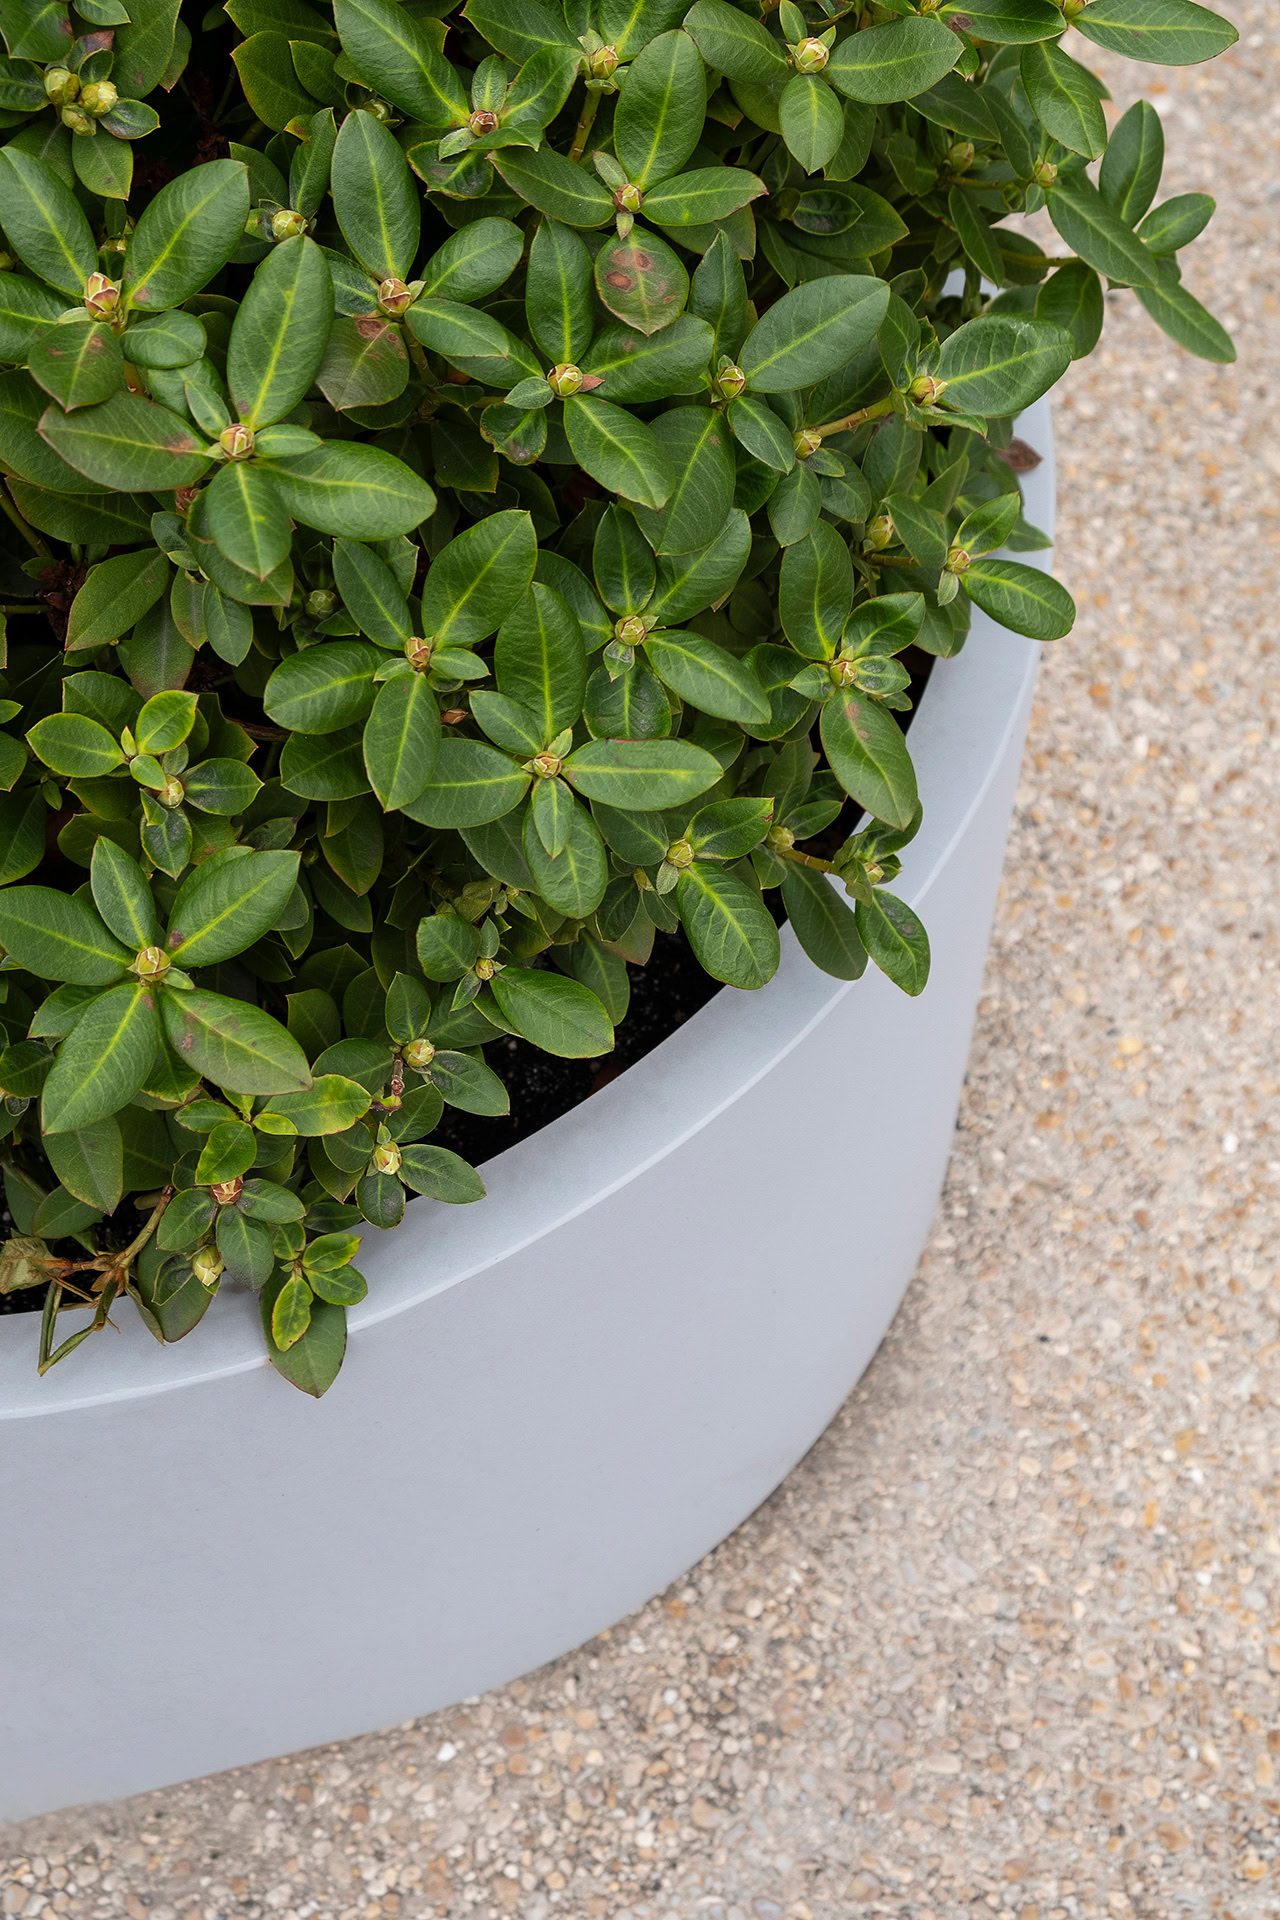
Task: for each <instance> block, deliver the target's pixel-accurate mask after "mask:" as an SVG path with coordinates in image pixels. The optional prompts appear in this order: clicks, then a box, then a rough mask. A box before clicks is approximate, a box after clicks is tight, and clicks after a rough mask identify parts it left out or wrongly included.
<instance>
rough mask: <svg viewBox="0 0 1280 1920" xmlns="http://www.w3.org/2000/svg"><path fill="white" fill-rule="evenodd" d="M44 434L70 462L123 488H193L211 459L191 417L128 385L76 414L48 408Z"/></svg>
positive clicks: (128, 490) (92, 477) (87, 475)
mask: <svg viewBox="0 0 1280 1920" xmlns="http://www.w3.org/2000/svg"><path fill="white" fill-rule="evenodd" d="M40 433H41V436H42V438H43V439H44V440H46V441H47V442H48V444H49V446H51V447H52V448H53V451H54V452H55V453H56V454H58V455H59V456H60V458H61V459H63V460H65V461H66V463H67V465H68V466H70V467H74V468H75V470H76V471H77V472H78V473H82V474H83V475H84V476H85V478H86V479H87V480H94V481H98V482H100V483H101V484H102V485H103V486H104V487H110V488H112V489H114V490H115V491H117V492H120V493H139V492H154V491H163V490H164V489H165V488H168V487H189V486H190V485H191V484H192V483H193V481H196V480H198V479H199V478H200V476H201V474H202V473H203V472H204V471H205V468H206V467H207V466H208V464H209V456H208V454H207V453H205V452H204V450H203V447H202V445H201V443H200V441H199V440H197V438H196V436H195V435H194V434H193V433H192V431H191V428H190V427H189V426H188V425H187V423H186V421H185V420H181V419H179V417H178V415H177V414H175V413H170V412H169V411H168V410H167V408H165V407H158V406H157V405H156V404H155V402H154V401H153V400H146V399H144V398H143V396H142V395H141V394H140V393H127V392H125V391H124V390H123V389H122V390H121V391H120V392H119V393H115V394H113V395H112V397H111V398H110V399H109V400H103V401H102V402H101V403H100V404H99V405H98V406H95V407H81V408H79V409H78V411H77V412H75V413H73V414H64V413H63V412H62V409H61V408H60V407H56V406H52V407H49V408H47V409H46V410H45V412H44V414H43V415H42V416H41V420H40Z"/></svg>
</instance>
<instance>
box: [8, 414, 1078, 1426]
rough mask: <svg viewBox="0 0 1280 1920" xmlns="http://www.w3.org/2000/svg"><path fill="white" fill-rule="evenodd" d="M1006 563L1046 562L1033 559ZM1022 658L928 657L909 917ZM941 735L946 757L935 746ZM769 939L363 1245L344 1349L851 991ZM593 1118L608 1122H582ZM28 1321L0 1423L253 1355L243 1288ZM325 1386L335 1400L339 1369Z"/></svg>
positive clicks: (529, 1239)
mask: <svg viewBox="0 0 1280 1920" xmlns="http://www.w3.org/2000/svg"><path fill="white" fill-rule="evenodd" d="M1019 433H1020V436H1021V437H1022V438H1023V439H1024V440H1026V441H1027V442H1028V443H1029V444H1030V445H1032V446H1033V447H1035V448H1037V449H1038V450H1039V451H1040V452H1041V454H1042V459H1041V463H1040V465H1039V466H1038V467H1036V468H1035V469H1034V470H1033V471H1032V472H1030V473H1028V474H1024V475H1023V476H1021V477H1022V483H1023V492H1024V495H1025V498H1026V509H1027V517H1028V519H1030V520H1031V521H1032V523H1033V524H1035V525H1038V526H1040V527H1042V528H1043V529H1044V530H1045V531H1046V532H1047V533H1049V534H1050V535H1052V532H1053V517H1054V462H1053V458H1052V446H1051V438H1050V426H1049V403H1048V399H1047V398H1046V399H1042V400H1039V401H1037V402H1036V403H1035V405H1034V406H1033V407H1031V408H1030V409H1028V411H1027V412H1026V413H1025V414H1024V415H1023V416H1022V418H1021V420H1020V422H1019ZM1020 557H1021V558H1022V559H1023V560H1025V561H1028V562H1029V563H1031V564H1033V565H1042V566H1047V565H1048V563H1049V560H1050V558H1051V554H1050V553H1044V554H1027V555H1022V556H1020ZM1038 660H1039V649H1038V648H1036V647H1035V645H1034V643H1029V642H1027V641H1025V640H1022V639H1021V638H1019V637H1018V636H1017V635H1015V634H1011V633H1009V632H1007V631H1006V630H1005V629H1003V628H1001V627H998V626H996V625H995V624H994V622H991V621H989V620H987V619H986V617H985V616H984V615H983V614H981V613H980V612H979V611H978V609H976V608H975V609H974V617H973V627H972V631H971V634H970V638H969V641H968V644H967V646H966V647H965V649H964V651H963V652H962V653H961V654H960V655H959V656H958V657H957V658H956V659H954V660H941V661H939V662H938V663H937V666H936V668H935V670H934V671H933V672H932V673H931V675H930V678H929V684H928V687H927V688H926V690H925V694H924V696H923V698H922V699H921V702H920V706H919V708H918V710H917V712H916V715H915V717H914V721H913V724H912V727H911V735H910V738H911V748H912V758H913V760H914V762H915V765H916V769H917V773H918V776H919V782H920V789H921V795H922V799H923V800H924V821H923V825H922V827H921V829H920V832H919V834H918V835H917V836H916V839H915V840H914V841H913V842H912V843H911V845H910V846H909V847H907V848H906V849H905V850H904V860H903V872H902V878H901V881H900V882H899V884H898V887H897V891H898V892H900V893H901V894H902V895H903V897H904V898H905V899H907V900H908V901H909V902H910V903H911V904H912V905H913V906H914V907H916V908H917V909H920V908H922V907H923V906H924V905H925V903H927V899H928V895H929V892H930V890H931V888H932V887H933V885H934V883H935V881H936V879H937V877H938V875H939V874H940V873H941V871H942V870H943V869H944V868H945V866H946V865H947V863H948V860H949V859H950V856H951V854H952V852H953V850H954V848H955V846H956V843H957V842H958V841H959V840H960V839H961V838H962V836H963V835H964V833H965V831H966V829H967V826H968V824H969V822H970V820H971V819H972V817H973V815H974V814H975V812H976V811H977V810H978V808H979V807H980V806H981V803H982V800H983V797H984V795H985V793H986V792H987V790H988V788H989V786H990V784H991V781H992V779H993V778H994V777H995V773H996V770H997V768H998V766H999V765H1000V762H1001V758H1002V755H1003V752H1004V750H1005V747H1006V746H1007V743H1008V740H1009V736H1010V733H1011V731H1012V729H1013V728H1014V727H1015V726H1017V725H1018V724H1019V708H1020V696H1021V694H1022V692H1023V691H1024V690H1025V686H1026V682H1027V680H1028V679H1029V678H1030V677H1031V676H1033V675H1034V673H1035V671H1036V667H1037V665H1038ZM959 737H962V738H963V740H964V744H965V750H964V751H962V752H960V753H957V752H955V751H942V750H941V749H942V748H943V747H944V745H952V744H953V743H954V742H955V741H956V740H957V738H959ZM782 949H783V951H782V964H781V966H780V968H779V970H778V973H777V975H776V976H775V977H774V979H773V980H772V981H771V982H770V983H769V984H768V985H767V986H766V987H764V988H762V989H760V990H759V991H758V992H755V993H739V992H736V991H735V990H734V989H732V988H728V987H726V988H723V989H721V991H719V992H718V993H716V994H715V995H714V997H713V998H712V999H711V1000H710V1001H708V1002H707V1004H706V1005H705V1006H703V1007H702V1008H701V1009H700V1010H699V1012H698V1013H696V1014H695V1015H694V1016H693V1017H692V1018H691V1019H690V1020H689V1021H688V1022H687V1023H686V1024H685V1025H684V1026H682V1027H679V1028H677V1029H676V1031H675V1032H674V1033H672V1034H671V1035H669V1036H668V1037H667V1038H666V1039H665V1040H663V1041H661V1042H659V1044H658V1045H657V1046H656V1047H654V1048H653V1049H652V1050H651V1051H650V1052H649V1053H648V1054H646V1055H645V1056H644V1057H643V1058H642V1059H640V1060H638V1061H636V1062H635V1063H634V1065H632V1066H631V1067H629V1068H627V1069H626V1071H625V1072H624V1073H622V1074H620V1075H619V1076H618V1077H617V1079H616V1080H613V1081H611V1082H609V1083H608V1084H607V1085H606V1086H604V1087H603V1088H601V1089H600V1091H599V1092H597V1093H594V1094H592V1095H590V1096H589V1098H588V1099H587V1100H584V1101H583V1102H581V1103H580V1104H579V1105H578V1106H577V1107H575V1108H572V1109H571V1110H570V1111H569V1112H568V1113H566V1114H563V1115H561V1116H560V1118H559V1119H557V1120H554V1121H552V1122H551V1123H550V1124H549V1125H547V1126H545V1127H543V1128H541V1129H540V1130H539V1131H538V1132H536V1133H534V1134H531V1135H530V1136H529V1137H528V1138H527V1139H525V1140H522V1141H520V1142H519V1143H518V1144H517V1145H516V1146H514V1147H510V1148H507V1149H506V1150H505V1151H504V1152H502V1153H500V1154H498V1155H497V1156H496V1157H495V1158H494V1159H492V1160H489V1161H487V1162H482V1163H481V1164H482V1165H483V1167H484V1176H485V1184H486V1187H487V1188H488V1194H487V1197H486V1199H485V1200H484V1201H483V1202H482V1203H481V1204H480V1205H478V1206H471V1207H448V1206H444V1205H442V1204H441V1203H438V1202H435V1201H431V1200H426V1199H419V1200H416V1201H414V1202H413V1204H412V1206H411V1207H410V1209H409V1210H408V1212H407V1213H406V1216H405V1219H404V1220H403V1221H402V1222H401V1224H400V1225H399V1226H398V1227H395V1228H393V1229H392V1230H391V1231H390V1232H389V1233H386V1234H380V1235H377V1236H376V1237H374V1236H373V1235H372V1234H371V1235H370V1236H369V1237H368V1238H366V1240H365V1242H364V1246H363V1247H362V1252H361V1256H360V1266H361V1269H362V1271H363V1272H364V1273H365V1274H366V1275H367V1278H368V1280H369V1294H368V1297H367V1299H366V1300H365V1301H364V1302H362V1303H361V1305H360V1306H359V1307H356V1308H353V1309H351V1310H350V1311H349V1313H348V1329H349V1340H350V1342H358V1341H359V1338H360V1333H361V1331H362V1329H364V1328H366V1327H370V1326H374V1325H376V1324H377V1323H379V1322H380V1321H384V1320H388V1319H392V1318H394V1317H395V1316H397V1315H399V1314H402V1313H404V1312H406V1311H408V1310H409V1309H410V1308H412V1307H415V1306H417V1305H418V1304H420V1303H421V1302H423V1301H425V1300H427V1299H429V1298H431V1297H432V1296H433V1295H435V1294H438V1293H441V1292H443V1291H444V1290H445V1289H447V1288H450V1287H454V1286H458V1285H460V1284H462V1283H463V1282H464V1281H467V1280H472V1279H475V1278H476V1277H477V1276H479V1275H481V1274H483V1273H485V1272H486V1271H488V1270H489V1269H491V1268H493V1267H494V1266H496V1265H497V1264H498V1263H500V1262H501V1261H502V1260H504V1259H505V1258H506V1257H507V1256H508V1255H510V1254H512V1253H515V1252H517V1251H518V1250H520V1249H521V1248H524V1247H528V1246H529V1245H531V1244H533V1243H535V1242H536V1241H538V1240H540V1239H542V1238H543V1237H545V1236H546V1235H547V1234H549V1233H551V1232H552V1231H554V1229H555V1228H556V1227H557V1226H559V1225H560V1224H561V1223H563V1222H564V1221H566V1220H569V1219H572V1218H573V1217H574V1216H575V1215H577V1214H579V1213H582V1212H584V1211H585V1210H586V1209H587V1208H589V1207H590V1206H592V1205H593V1204H594V1203H595V1202H596V1201H597V1200H599V1199H600V1198H602V1197H603V1196H604V1195H605V1194H607V1193H610V1192H612V1191H614V1190H615V1189H617V1188H618V1187H619V1186H621V1185H623V1184H625V1183H626V1182H627V1181H629V1180H631V1179H634V1178H635V1177H636V1176H638V1175H639V1174H641V1173H642V1172H644V1171H645V1170H646V1169H648V1168H649V1167H651V1166H653V1165H654V1164H655V1163H656V1162H658V1161H660V1160H662V1159H664V1158H667V1157H674V1156H676V1155H677V1154H678V1150H679V1148H680V1146H681V1145H682V1143H683V1142H684V1141H685V1140H687V1139H688V1138H689V1137H690V1136H691V1135H692V1134H694V1133H696V1132H697V1131H698V1130H700V1129H701V1128H703V1127H705V1126H706V1125H707V1124H708V1123H709V1122H711V1121H712V1120H714V1119H715V1117H716V1115H717V1114H718V1113H720V1112H722V1111H723V1110H724V1108H725V1107H726V1106H728V1105H730V1104H731V1103H732V1102H733V1101H734V1100H736V1099H737V1098H739V1097H740V1095H742V1094H743V1093H745V1092H746V1091H747V1090H748V1089H749V1088H750V1087H752V1086H754V1085H755V1084H756V1082H757V1081H759V1080H760V1079H761V1078H762V1076H763V1075H765V1074H766V1073H768V1072H769V1070H770V1068H771V1067H772V1066H774V1065H775V1064H776V1062H777V1061H778V1060H780V1059H782V1058H783V1057H784V1056H785V1055H786V1054H788V1053H789V1052H791V1051H792V1049H793V1048H794V1047H796V1046H797V1045H798V1044H799V1043H800V1042H801V1041H802V1040H803V1039H804V1037H805V1036H806V1035H807V1034H808V1033H809V1032H810V1031H811V1030H812V1028H813V1027H814V1025H815V1024H816V1023H817V1022H818V1021H819V1020H821V1019H822V1018H823V1016H824V1015H825V1014H826V1012H827V1011H828V1010H829V1009H830V1007H831V1006H832V1005H834V1003H836V1002H837V1001H839V1000H841V999H843V997H844V996H845V995H846V994H847V993H849V992H850V991H851V990H852V989H853V988H855V987H856V986H857V985H858V984H859V983H858V982H857V981H839V980H834V979H832V978H831V977H830V976H829V975H827V974H824V973H822V972H820V971H819V969H818V968H817V967H816V966H815V965H814V964H813V963H812V962H811V961H809V960H808V958H807V957H806V956H805V955H804V953H803V952H802V950H801V949H800V947H799V944H798V942H797V941H796V939H795V936H794V934H793V933H792V931H791V929H790V927H789V926H787V927H784V928H783V929H782ZM927 991H928V989H927V988H926V993H927ZM601 1103H604V1105H602V1104H601ZM606 1113H608V1114H609V1115H610V1116H611V1117H612V1118H613V1120H614V1122H615V1124H614V1125H611V1126H598V1125H597V1124H596V1122H597V1120H598V1119H599V1118H601V1117H602V1116H603V1115H605V1114H606ZM619 1122H620V1124H618V1123H619ZM692 1197H693V1196H689V1195H685V1194H683V1193H682V1192H681V1190H680V1186H679V1179H678V1172H677V1173H676V1175H675V1177H673V1181H672V1193H671V1198H672V1206H673V1209H674V1210H677V1211H678V1209H679V1208H680V1207H681V1206H683V1205H685V1204H687V1202H688V1201H689V1199H690V1198H692ZM38 1324H39V1316H38V1315H37V1314H34V1313H30V1314H13V1315H6V1316H5V1317H4V1318H3V1319H0V1420H5V1419H32V1418H40V1417H42V1416H50V1415H53V1414H59V1413H70V1412H74V1411H76V1410H77V1409H81V1408H86V1407H92V1406H100V1405H102V1404H103V1403H106V1402H111V1401H119V1400H126V1399H135V1398H138V1397H145V1396H147V1395H151V1394H161V1393H172V1392H175V1391H177V1390H178V1389H180V1388H184V1387H195V1386H200V1385H202V1384H205V1383H208V1382H212V1381H215V1380H218V1379H222V1378H225V1377H226V1376H228V1375H231V1374H236V1373H243V1372H248V1371H251V1370H253V1369H255V1368H262V1369H266V1368H269V1365H270V1363H269V1361H268V1360H267V1357H266V1354H265V1352H264V1351H263V1347H262V1334H261V1329H260V1325H259V1319H258V1305H257V1299H256V1296H253V1295H251V1294H248V1293H245V1294H230V1295H222V1296H220V1297H219V1298H218V1299H217V1300H216V1301H215V1302H214V1303H213V1305H212V1307H211V1309H210V1312H209V1314H208V1315H206V1317H205V1319H204V1320H202V1321H201V1322H200V1324H199V1325H198V1326H197V1327H196V1328H195V1329H194V1330H193V1331H192V1333H190V1334H188V1335H187V1337H186V1338H185V1339H184V1340H182V1341H180V1342H178V1343H176V1344H175V1345H173V1346H161V1345H159V1344H158V1343H157V1342H156V1341H155V1340H154V1339H153V1338H152V1336H151V1335H150V1334H149V1333H148V1332H147V1331H146V1329H145V1327H144V1326H143V1324H142V1322H141V1320H140V1318H139V1317H138V1316H137V1315H136V1314H135V1313H133V1312H132V1311H131V1310H130V1309H129V1307H127V1306H126V1307H125V1309H124V1311H123V1312H122V1314H121V1324H120V1327H119V1329H118V1332H117V1337H116V1338H114V1339H113V1338H112V1337H111V1331H110V1329H107V1330H104V1332H102V1333H101V1334H99V1335H96V1336H95V1337H94V1339H93V1340H92V1341H89V1342H86V1344H85V1345H84V1346H83V1347H82V1348H81V1349H80V1350H79V1351H78V1352H77V1354H76V1355H75V1357H74V1359H72V1360H70V1361H68V1362H67V1363H65V1364H63V1365H60V1366H59V1367H57V1368H56V1369H55V1370H54V1371H53V1372H52V1373H51V1374H48V1375H46V1376H45V1377H44V1378H43V1379H41V1378H40V1377H39V1376H38V1375H37V1373H36V1370H35V1352H36V1338H37V1329H38ZM273 1386H278V1388H279V1390H280V1392H281V1393H282V1394H285V1393H289V1394H292V1395H293V1398H294V1400H295V1401H296V1402H297V1403H298V1405H299V1408H301V1407H302V1406H303V1405H304V1403H305V1396H303V1395H300V1394H298V1393H296V1391H295V1390H294V1389H292V1388H290V1387H288V1386H287V1385H286V1383H285V1382H284V1381H279V1382H273ZM332 1391H333V1392H334V1393H339V1394H340V1393H341V1391H342V1383H341V1379H339V1381H338V1382H337V1383H336V1385H335V1387H334V1388H333V1390H332Z"/></svg>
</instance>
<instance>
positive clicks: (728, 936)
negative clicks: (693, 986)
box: [675, 860, 782, 988]
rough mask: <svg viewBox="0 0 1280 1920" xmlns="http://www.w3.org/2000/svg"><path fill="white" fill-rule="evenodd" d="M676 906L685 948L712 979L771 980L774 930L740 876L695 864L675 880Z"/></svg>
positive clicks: (734, 982)
mask: <svg viewBox="0 0 1280 1920" xmlns="http://www.w3.org/2000/svg"><path fill="white" fill-rule="evenodd" d="M675 902H676V912H677V913H678V914H679V915H680V924H681V926H682V927H683V928H684V930H685V933H686V935H687V936H688V940H689V945H690V946H691V947H692V948H693V951H694V953H695V954H696V956H697V958H698V960H699V962H700V963H701V965H702V966H704V967H705V968H706V970H707V972H708V973H709V974H710V975H711V977H712V979H713V980H723V981H725V982H726V983H727V984H728V985H729V986H731V987H744V988H755V987H763V986H764V985H765V984H766V982H767V981H769V980H772V978H773V976H774V974H775V973H776V972H777V971H778V962H779V960H780V959H781V957H782V949H781V944H780V942H779V939H778V929H777V928H776V927H775V926H774V924H773V916H772V914H771V913H770V912H769V909H768V908H767V907H766V906H765V904H764V901H763V900H762V899H761V898H760V895H759V894H758V893H757V892H756V889H755V888H754V887H753V886H751V885H750V883H749V882H748V881H746V880H744V879H743V878H742V876H741V874H739V873H735V872H734V871H733V869H732V868H724V867H716V866H712V865H711V864H710V863H709V862H705V861H701V860H695V862H694V864H693V865H692V866H691V867H689V868H687V869H686V870H685V872H684V873H682V874H681V875H680V878H679V880H678V881H677V882H676V889H675Z"/></svg>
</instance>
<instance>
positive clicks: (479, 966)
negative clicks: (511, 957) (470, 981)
mask: <svg viewBox="0 0 1280 1920" xmlns="http://www.w3.org/2000/svg"><path fill="white" fill-rule="evenodd" d="M471 971H472V973H474V975H475V977H476V979H477V980H492V978H493V976H494V974H495V973H496V972H497V971H498V963H497V961H496V960H489V959H487V958H481V959H479V960H477V961H476V963H475V965H474V967H472V969H471Z"/></svg>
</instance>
